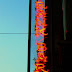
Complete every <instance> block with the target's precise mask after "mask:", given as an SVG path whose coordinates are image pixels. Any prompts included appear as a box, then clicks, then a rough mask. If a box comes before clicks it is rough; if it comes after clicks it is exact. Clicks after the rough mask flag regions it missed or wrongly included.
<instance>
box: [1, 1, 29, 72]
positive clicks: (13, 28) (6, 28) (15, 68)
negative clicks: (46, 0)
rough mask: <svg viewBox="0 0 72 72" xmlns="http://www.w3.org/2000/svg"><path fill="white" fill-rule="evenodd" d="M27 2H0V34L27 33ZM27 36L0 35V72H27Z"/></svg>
mask: <svg viewBox="0 0 72 72" xmlns="http://www.w3.org/2000/svg"><path fill="white" fill-rule="evenodd" d="M28 25H29V0H0V33H28ZM27 58H28V34H0V72H27Z"/></svg>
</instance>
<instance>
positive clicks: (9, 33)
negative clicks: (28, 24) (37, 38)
mask: <svg viewBox="0 0 72 72" xmlns="http://www.w3.org/2000/svg"><path fill="white" fill-rule="evenodd" d="M0 34H29V33H0ZM31 34H35V33H31Z"/></svg>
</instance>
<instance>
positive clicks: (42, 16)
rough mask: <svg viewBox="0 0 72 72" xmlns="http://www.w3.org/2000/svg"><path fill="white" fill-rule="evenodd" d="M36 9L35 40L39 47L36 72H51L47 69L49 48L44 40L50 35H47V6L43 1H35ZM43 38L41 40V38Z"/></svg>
mask: <svg viewBox="0 0 72 72" xmlns="http://www.w3.org/2000/svg"><path fill="white" fill-rule="evenodd" d="M35 5H36V7H35V9H36V18H35V39H36V44H35V45H37V56H38V58H37V59H36V60H35V71H34V72H42V71H43V72H49V69H47V70H46V69H45V67H46V66H45V64H46V62H48V61H47V58H48V57H47V56H46V55H45V53H46V50H47V47H46V44H45V43H44V39H45V38H46V36H47V35H48V33H45V30H46V27H47V24H46V12H45V9H47V6H46V7H45V3H44V2H43V1H42V0H38V1H35ZM39 37H41V39H40V38H39Z"/></svg>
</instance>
